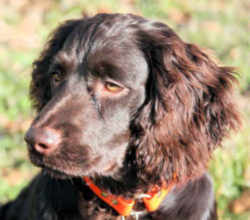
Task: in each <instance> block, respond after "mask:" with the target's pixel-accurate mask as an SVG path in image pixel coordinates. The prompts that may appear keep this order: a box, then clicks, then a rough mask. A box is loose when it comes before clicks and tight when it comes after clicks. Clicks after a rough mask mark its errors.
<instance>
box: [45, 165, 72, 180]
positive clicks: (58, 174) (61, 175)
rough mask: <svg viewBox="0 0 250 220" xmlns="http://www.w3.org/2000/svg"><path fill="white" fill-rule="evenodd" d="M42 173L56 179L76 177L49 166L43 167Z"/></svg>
mask: <svg viewBox="0 0 250 220" xmlns="http://www.w3.org/2000/svg"><path fill="white" fill-rule="evenodd" d="M42 173H43V174H45V175H49V176H50V177H52V178H55V179H72V178H75V177H76V176H71V175H68V174H66V173H64V172H61V171H59V170H54V169H51V168H48V167H43V168H42Z"/></svg>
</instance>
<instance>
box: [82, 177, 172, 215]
mask: <svg viewBox="0 0 250 220" xmlns="http://www.w3.org/2000/svg"><path fill="white" fill-rule="evenodd" d="M83 180H84V181H85V183H86V184H87V185H88V187H89V188H90V189H91V190H92V191H93V192H94V193H95V194H96V195H97V196H98V197H99V198H100V199H102V200H103V201H104V202H106V203H107V204H108V205H109V206H111V207H112V208H113V209H115V210H116V211H117V212H118V213H119V214H120V215H121V216H129V215H130V214H131V212H132V210H133V207H134V204H135V200H133V199H125V198H123V197H121V196H116V195H112V194H111V195H110V194H108V193H106V192H104V191H102V190H101V189H100V188H99V187H98V186H96V185H95V184H94V183H93V182H92V181H91V180H90V179H89V178H88V177H83ZM171 188H172V184H171V185H170V186H169V187H167V186H166V184H164V185H163V186H162V187H161V188H160V187H159V186H154V187H153V189H152V190H151V191H150V192H148V193H147V195H148V197H145V198H143V202H144V205H145V207H146V209H147V211H149V212H153V211H155V210H157V209H158V208H159V206H160V204H161V202H162V201H163V199H164V198H165V196H166V195H167V194H168V192H169V191H170V189H171Z"/></svg>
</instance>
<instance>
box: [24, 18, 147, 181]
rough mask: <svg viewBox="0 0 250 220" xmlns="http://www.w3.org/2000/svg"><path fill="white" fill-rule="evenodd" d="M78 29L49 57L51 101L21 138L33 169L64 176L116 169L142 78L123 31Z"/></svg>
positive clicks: (138, 55) (141, 96)
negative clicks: (23, 139)
mask: <svg viewBox="0 0 250 220" xmlns="http://www.w3.org/2000/svg"><path fill="white" fill-rule="evenodd" d="M84 25H86V24H85V21H82V23H81V24H78V25H76V26H75V29H74V33H72V34H71V35H69V36H67V38H66V39H65V42H64V44H63V46H62V48H61V49H60V50H58V52H57V53H55V54H54V55H53V57H51V60H50V64H49V68H48V72H45V73H44V74H46V75H48V82H47V83H48V84H49V85H50V86H49V89H50V94H51V97H50V100H49V101H48V102H47V103H46V105H45V106H44V107H43V108H42V109H41V111H40V112H39V113H38V116H37V117H36V119H35V120H34V122H33V124H32V126H31V128H30V130H29V131H28V133H27V135H26V139H27V141H28V143H29V153H30V158H31V161H32V162H33V163H34V164H36V165H39V166H42V167H44V168H45V169H47V170H51V171H52V170H54V171H59V172H62V173H64V174H67V175H69V176H83V175H91V174H93V173H99V174H102V175H106V174H110V173H112V172H113V171H114V170H116V169H118V168H119V167H121V165H122V162H123V159H124V155H125V152H126V150H127V146H128V142H129V138H130V130H129V126H130V121H131V118H132V117H133V114H135V113H136V111H137V109H138V108H139V106H141V105H142V103H143V102H144V100H145V83H146V80H147V77H148V66H147V62H146V60H145V58H144V55H143V53H142V52H141V51H140V50H139V48H137V46H136V45H135V44H134V43H133V42H132V41H131V40H130V39H129V36H127V37H128V38H126V37H125V35H126V33H125V32H126V30H123V31H122V30H120V31H119V32H115V33H114V32H113V31H111V30H110V31H106V32H104V30H103V29H102V27H99V26H97V27H96V30H95V31H96V32H94V30H92V29H94V27H92V26H95V25H96V24H93V25H92V26H91V25H90V27H88V28H86V27H84ZM89 29H91V30H89ZM84 31H85V32H84ZM122 36H124V37H122ZM79 38H80V41H79ZM89 38H92V40H91V43H90V42H89V41H88V39H89ZM121 38H123V39H122V41H121ZM128 48H130V49H128ZM38 135H39V136H40V137H36V136H38Z"/></svg>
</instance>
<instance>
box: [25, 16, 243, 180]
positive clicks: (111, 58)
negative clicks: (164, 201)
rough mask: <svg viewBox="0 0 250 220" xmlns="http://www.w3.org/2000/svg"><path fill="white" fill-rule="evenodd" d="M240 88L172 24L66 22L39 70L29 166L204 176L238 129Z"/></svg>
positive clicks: (103, 19)
mask: <svg viewBox="0 0 250 220" xmlns="http://www.w3.org/2000/svg"><path fill="white" fill-rule="evenodd" d="M234 81H235V78H234V76H233V73H232V69H231V68H228V67H221V66H218V65H217V64H216V63H215V62H214V61H212V60H211V59H210V58H209V57H208V56H207V55H206V53H204V52H203V51H202V50H201V49H200V48H198V47H197V46H195V45H193V44H187V43H185V42H183V41H182V40H181V39H180V38H179V37H178V36H177V35H176V34H175V33H174V32H173V31H172V30H171V29H170V28H169V27H168V26H166V25H165V24H162V23H159V22H152V21H149V20H146V19H144V18H141V17H138V16H134V15H120V14H100V15H96V16H94V17H91V18H84V19H79V20H70V21H67V22H66V23H64V24H63V25H61V26H59V28H58V29H56V30H55V32H54V33H53V35H52V36H51V39H50V40H49V42H48V43H47V45H46V47H45V49H44V51H43V52H42V54H41V56H40V58H39V59H38V60H37V61H36V62H35V63H34V69H33V73H32V83H31V97H32V99H33V101H34V106H35V108H36V109H37V110H38V115H37V117H36V119H35V120H34V122H33V123H32V126H31V128H30V129H29V131H28V132H27V134H26V141H27V142H28V146H29V153H30V158H31V161H32V162H33V163H35V164H36V165H38V166H41V167H44V169H47V170H50V171H51V172H53V173H54V174H55V175H56V173H57V172H58V173H57V174H58V175H59V174H60V175H61V173H63V174H66V175H67V176H84V175H89V176H93V175H95V174H98V175H103V176H107V175H111V176H112V175H115V173H117V172H119V170H120V169H124V167H126V169H130V168H131V167H133V170H134V171H136V172H137V171H138V173H137V177H138V178H141V179H144V180H145V181H153V182H157V181H159V180H162V179H164V180H165V181H170V180H172V179H173V178H174V176H175V178H177V179H179V180H180V181H183V180H185V179H187V178H191V177H195V176H198V175H200V174H201V173H202V172H203V171H204V169H205V168H206V165H207V162H208V160H209V158H210V156H211V153H212V151H213V150H214V149H215V147H217V146H218V145H219V144H220V143H221V141H222V139H223V137H224V136H226V135H227V134H228V132H229V130H230V129H235V128H236V127H237V125H238V124H239V119H238V114H237V111H236V110H235V106H234V103H233V101H232V83H233V82H234ZM60 175H59V176H60Z"/></svg>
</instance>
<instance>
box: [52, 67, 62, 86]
mask: <svg viewBox="0 0 250 220" xmlns="http://www.w3.org/2000/svg"><path fill="white" fill-rule="evenodd" d="M51 78H52V82H53V83H54V84H58V83H60V82H61V81H62V80H63V78H64V75H63V73H62V72H61V71H58V70H57V71H54V72H52V73H51Z"/></svg>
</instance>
